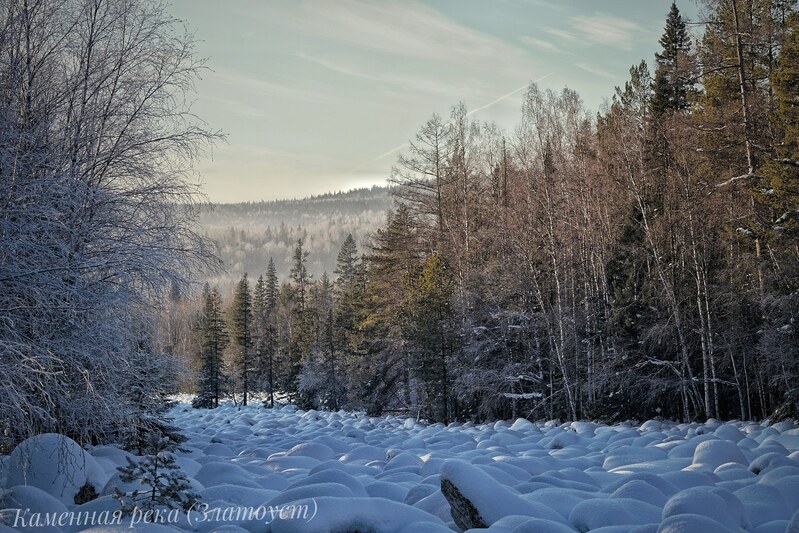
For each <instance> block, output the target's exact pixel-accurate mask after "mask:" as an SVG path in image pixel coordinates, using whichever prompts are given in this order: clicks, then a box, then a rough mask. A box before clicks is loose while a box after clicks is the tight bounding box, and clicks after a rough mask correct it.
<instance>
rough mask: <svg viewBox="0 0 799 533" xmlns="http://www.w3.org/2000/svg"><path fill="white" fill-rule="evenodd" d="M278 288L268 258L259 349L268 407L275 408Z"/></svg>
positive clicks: (272, 265)
mask: <svg viewBox="0 0 799 533" xmlns="http://www.w3.org/2000/svg"><path fill="white" fill-rule="evenodd" d="M278 296H279V288H278V284H277V270H276V269H275V262H274V261H273V260H272V258H271V257H270V258H269V265H268V266H267V268H266V279H265V280H264V313H265V323H264V336H263V346H262V348H261V357H262V358H263V360H264V362H265V364H266V368H265V369H264V371H265V372H266V375H267V380H268V383H269V407H274V406H275V356H276V355H277V344H278V336H277V304H278Z"/></svg>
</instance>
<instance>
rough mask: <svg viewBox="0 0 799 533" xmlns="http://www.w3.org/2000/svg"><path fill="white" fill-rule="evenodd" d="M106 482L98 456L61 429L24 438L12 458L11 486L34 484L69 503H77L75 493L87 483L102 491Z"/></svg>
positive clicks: (92, 487) (9, 474) (97, 490)
mask: <svg viewBox="0 0 799 533" xmlns="http://www.w3.org/2000/svg"><path fill="white" fill-rule="evenodd" d="M105 482H106V474H105V471H104V470H103V468H102V467H101V466H100V465H99V464H98V463H97V461H96V460H95V459H94V457H92V456H91V455H89V454H88V453H87V452H86V451H85V450H84V449H83V448H81V447H80V445H79V444H78V443H77V442H75V441H74V440H72V439H70V438H69V437H66V436H64V435H59V434H57V433H45V434H42V435H36V436H34V437H31V438H29V439H26V440H24V441H22V442H21V443H20V444H19V445H18V446H17V447H16V448H14V451H13V452H11V456H10V458H9V460H8V477H7V479H6V485H7V486H11V487H13V486H15V485H30V486H32V487H36V488H39V489H41V490H43V491H44V492H46V493H47V494H50V495H51V496H53V497H55V498H56V499H58V500H59V501H61V502H62V503H64V504H66V505H74V504H75V503H76V502H75V496H76V495H77V494H78V492H80V491H81V489H82V488H83V487H84V486H89V487H91V489H92V490H93V491H94V493H95V494H99V493H100V491H101V490H102V489H103V486H104V485H105ZM83 490H84V491H87V490H88V489H83ZM88 492H91V490H88Z"/></svg>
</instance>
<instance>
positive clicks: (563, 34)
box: [541, 26, 577, 42]
mask: <svg viewBox="0 0 799 533" xmlns="http://www.w3.org/2000/svg"><path fill="white" fill-rule="evenodd" d="M541 31H544V32H546V33H548V34H550V35H554V36H555V37H558V38H560V39H563V40H564V41H571V42H575V41H577V36H576V35H574V34H573V33H570V32H568V31H566V30H560V29H558V28H551V27H549V26H545V27H543V28H541Z"/></svg>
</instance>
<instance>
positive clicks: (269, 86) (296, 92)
mask: <svg viewBox="0 0 799 533" xmlns="http://www.w3.org/2000/svg"><path fill="white" fill-rule="evenodd" d="M207 79H208V81H209V82H212V83H219V84H222V85H226V86H229V87H234V88H236V89H239V90H243V91H246V92H249V93H252V94H254V95H259V96H273V97H278V98H285V99H289V100H301V101H307V102H331V101H335V100H338V98H335V97H333V96H331V95H330V94H326V93H321V92H319V91H314V92H312V91H305V90H302V89H300V88H298V87H297V86H296V83H286V84H285V85H283V84H280V83H276V82H273V81H268V80H265V79H262V78H255V77H252V76H248V75H246V74H242V73H240V72H234V71H232V70H227V69H215V70H213V71H211V73H210V74H209V75H208V76H207Z"/></svg>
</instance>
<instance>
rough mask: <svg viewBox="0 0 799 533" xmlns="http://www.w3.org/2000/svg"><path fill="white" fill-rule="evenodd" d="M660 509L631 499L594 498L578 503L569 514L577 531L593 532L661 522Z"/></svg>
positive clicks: (570, 520)
mask: <svg viewBox="0 0 799 533" xmlns="http://www.w3.org/2000/svg"><path fill="white" fill-rule="evenodd" d="M660 513H661V511H660V508H659V507H656V506H654V505H651V504H649V503H645V502H642V501H639V500H633V499H629V498H617V499H613V500H602V499H596V498H592V499H590V500H584V501H582V502H580V503H578V504H577V505H576V506H575V507H574V509H572V512H571V513H570V514H569V522H570V523H571V524H572V525H573V526H574V527H575V528H577V531H581V532H583V531H593V530H595V529H599V528H601V527H605V526H615V525H621V526H631V525H644V524H649V523H652V522H657V521H658V520H660Z"/></svg>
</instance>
